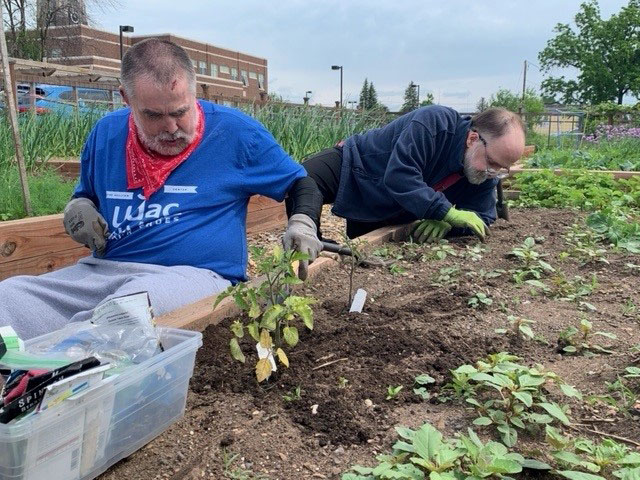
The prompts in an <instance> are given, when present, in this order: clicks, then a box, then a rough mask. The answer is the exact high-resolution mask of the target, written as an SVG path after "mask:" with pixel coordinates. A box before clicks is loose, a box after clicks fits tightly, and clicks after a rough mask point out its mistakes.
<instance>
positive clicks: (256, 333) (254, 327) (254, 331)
mask: <svg viewBox="0 0 640 480" xmlns="http://www.w3.org/2000/svg"><path fill="white" fill-rule="evenodd" d="M247 332H249V335H251V337H252V338H253V339H254V340H255V341H256V342H258V341H259V340H260V327H259V326H258V322H251V323H250V324H248V325H247Z"/></svg>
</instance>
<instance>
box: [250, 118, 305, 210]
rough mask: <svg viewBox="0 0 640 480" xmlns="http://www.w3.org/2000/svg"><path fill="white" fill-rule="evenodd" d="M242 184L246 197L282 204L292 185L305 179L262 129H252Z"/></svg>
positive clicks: (299, 169)
mask: <svg viewBox="0 0 640 480" xmlns="http://www.w3.org/2000/svg"><path fill="white" fill-rule="evenodd" d="M243 170H244V171H243V184H244V187H245V190H246V192H247V194H248V195H256V194H257V195H264V196H266V197H270V198H272V199H274V200H276V201H278V202H281V201H283V200H284V197H285V195H286V193H287V191H288V190H289V189H290V188H291V186H292V185H293V183H294V182H295V181H296V180H297V179H299V178H303V177H305V176H306V175H307V173H306V172H305V170H304V168H303V167H302V165H300V164H299V163H297V162H296V161H295V160H293V159H292V158H291V157H290V156H289V155H288V154H287V153H286V152H285V151H284V150H283V149H282V147H281V146H280V145H279V144H278V142H276V140H275V138H273V136H272V135H271V134H270V133H269V132H268V131H267V130H266V129H264V128H263V127H256V128H255V129H254V130H253V132H252V134H251V136H250V141H249V146H248V148H247V150H246V159H245V165H244V169H243Z"/></svg>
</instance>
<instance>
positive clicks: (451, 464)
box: [342, 423, 550, 480]
mask: <svg viewBox="0 0 640 480" xmlns="http://www.w3.org/2000/svg"><path fill="white" fill-rule="evenodd" d="M396 432H397V433H398V436H399V437H400V438H399V440H398V441H397V442H396V443H395V444H394V445H393V448H392V452H391V453H390V454H383V455H378V456H377V457H376V459H377V461H378V464H377V465H376V466H374V467H361V466H355V467H352V469H351V470H352V471H353V472H355V473H350V472H349V473H345V474H343V475H342V480H379V479H380V480H381V479H406V480H424V479H427V478H428V479H429V480H464V479H466V480H480V479H483V478H494V479H512V478H513V477H510V476H509V475H512V474H516V473H520V472H521V471H522V469H523V467H524V466H527V467H529V468H537V469H545V470H548V469H549V468H550V467H549V466H548V465H546V464H544V463H542V462H536V461H533V460H528V459H525V458H524V457H523V456H522V455H520V454H518V453H515V452H510V451H509V450H508V449H507V447H505V446H504V445H502V444H500V443H497V442H487V443H483V442H482V441H481V440H480V438H479V437H478V435H476V433H475V432H474V431H473V430H471V429H468V436H466V435H463V434H461V435H460V436H459V438H457V439H452V438H444V437H443V436H442V434H441V433H440V432H439V431H438V430H437V429H436V428H434V427H433V426H432V425H430V424H428V423H425V424H424V425H422V426H421V427H420V428H419V429H418V430H412V429H410V428H406V427H396Z"/></svg>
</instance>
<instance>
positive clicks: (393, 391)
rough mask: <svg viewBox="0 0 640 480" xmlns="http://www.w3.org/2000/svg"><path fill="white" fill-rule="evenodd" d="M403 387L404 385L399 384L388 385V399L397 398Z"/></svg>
mask: <svg viewBox="0 0 640 480" xmlns="http://www.w3.org/2000/svg"><path fill="white" fill-rule="evenodd" d="M403 388H404V387H403V386H402V385H398V386H397V387H394V386H392V385H389V386H388V387H387V400H393V399H394V398H396V397H397V396H398V394H399V393H400V391H401V390H402V389H403Z"/></svg>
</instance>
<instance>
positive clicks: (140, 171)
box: [0, 39, 321, 339]
mask: <svg viewBox="0 0 640 480" xmlns="http://www.w3.org/2000/svg"><path fill="white" fill-rule="evenodd" d="M121 82H122V87H121V93H122V95H123V98H124V100H125V102H126V103H127V104H128V105H129V108H126V109H121V110H118V111H115V112H112V113H110V114H108V115H106V116H105V117H104V118H102V119H101V120H100V121H98V123H97V124H96V126H95V127H94V129H93V131H92V132H91V134H90V135H89V138H88V139H87V141H86V144H85V146H84V149H83V152H82V158H81V165H82V166H81V175H80V179H79V181H78V184H77V186H76V189H75V192H74V194H73V198H72V200H71V201H70V202H69V203H68V205H67V206H66V208H65V212H64V224H65V229H66V230H67V233H69V235H71V237H72V238H73V239H74V240H76V241H77V242H79V243H81V244H83V245H86V246H87V247H89V248H90V249H91V250H92V252H93V255H92V256H90V257H86V258H83V259H81V260H80V261H79V262H78V263H77V264H75V265H72V266H69V267H66V268H63V269H60V270H58V271H55V272H51V273H48V274H44V275H40V276H18V277H13V278H9V279H7V280H5V281H3V282H0V326H3V325H11V326H13V327H14V329H15V330H16V332H17V333H18V334H19V335H20V336H21V337H22V338H25V339H26V338H31V337H34V336H37V335H40V334H44V333H47V332H49V331H52V330H55V329H59V328H61V327H62V326H64V325H65V324H67V323H69V322H73V321H80V320H85V319H87V318H89V317H90V315H91V313H92V310H93V309H94V308H95V307H96V306H97V305H99V304H100V303H102V302H104V301H105V300H107V299H109V298H112V297H116V296H122V295H127V294H131V293H136V292H140V291H147V292H149V296H150V300H151V304H152V307H153V308H154V311H155V313H156V314H162V313H165V312H168V311H171V310H173V309H175V308H177V307H180V306H182V305H184V304H187V303H191V302H194V301H196V300H198V299H200V298H203V297H205V296H208V295H212V294H215V293H217V292H219V291H221V290H223V289H224V288H226V287H227V286H228V285H230V284H232V283H236V282H239V281H243V280H245V279H246V275H245V271H246V266H247V243H246V216H247V204H248V201H249V198H250V197H251V196H252V195H256V194H260V195H265V196H268V197H271V198H273V199H275V200H277V201H282V200H283V199H284V198H285V196H289V197H291V198H292V199H293V200H294V201H295V203H296V205H297V206H296V208H295V210H294V212H293V215H292V217H291V220H290V222H289V223H290V225H294V226H295V230H296V233H295V234H294V235H290V236H289V238H290V240H291V241H292V242H293V243H294V244H295V245H296V248H298V249H300V250H303V251H306V252H307V253H309V254H310V255H311V256H312V257H315V255H317V253H318V251H319V250H320V249H321V246H320V242H319V241H318V239H317V238H316V237H315V231H316V228H317V224H318V223H319V218H313V216H314V215H315V212H316V211H317V205H315V204H314V202H315V203H316V204H317V202H318V197H317V191H315V190H313V189H310V188H309V187H310V185H311V186H314V185H315V184H314V182H313V180H311V179H310V178H309V177H307V176H306V173H305V171H304V169H303V168H302V167H301V166H300V165H299V164H297V163H296V162H294V161H293V160H292V159H291V158H290V157H289V156H288V155H287V154H286V153H285V152H284V151H283V149H282V148H281V147H280V146H279V145H278V144H277V142H276V141H275V139H274V138H273V136H272V135H271V134H270V133H269V132H268V131H267V130H266V129H265V128H264V127H263V126H262V125H260V124H259V123H258V122H257V121H255V120H254V119H252V118H251V117H249V116H247V115H244V114H243V113H241V112H240V111H238V110H235V109H231V108H227V107H223V106H220V105H215V104H212V103H209V102H206V101H197V100H196V95H195V93H196V83H195V72H194V70H193V66H192V64H191V60H190V59H189V57H188V55H187V54H186V52H185V51H184V50H183V49H182V48H181V47H179V46H178V45H176V44H174V43H172V42H167V41H162V40H157V39H149V40H145V41H143V42H139V43H136V44H135V45H134V46H133V47H131V48H130V49H129V50H128V51H127V53H126V55H125V56H124V58H123V62H122V72H121ZM312 204H313V205H312ZM310 205H312V206H310ZM320 205H321V204H320Z"/></svg>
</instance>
